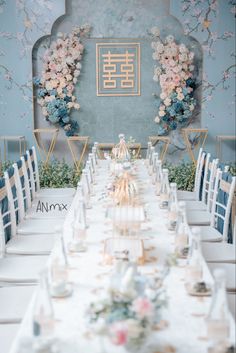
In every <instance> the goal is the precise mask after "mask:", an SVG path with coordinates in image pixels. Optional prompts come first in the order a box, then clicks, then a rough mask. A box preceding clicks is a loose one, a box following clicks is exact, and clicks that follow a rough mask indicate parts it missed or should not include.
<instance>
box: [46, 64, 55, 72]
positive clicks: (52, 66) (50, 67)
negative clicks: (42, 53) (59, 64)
mask: <svg viewBox="0 0 236 353" xmlns="http://www.w3.org/2000/svg"><path fill="white" fill-rule="evenodd" d="M48 66H49V69H50V70H53V71H55V70H56V64H55V63H54V62H50V63H49V65H48Z"/></svg>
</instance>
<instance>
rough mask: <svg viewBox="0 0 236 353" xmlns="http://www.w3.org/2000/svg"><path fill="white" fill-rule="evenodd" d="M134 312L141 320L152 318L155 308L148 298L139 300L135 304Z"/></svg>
mask: <svg viewBox="0 0 236 353" xmlns="http://www.w3.org/2000/svg"><path fill="white" fill-rule="evenodd" d="M133 310H134V311H135V312H136V313H137V315H138V316H139V317H141V318H143V317H146V316H151V314H152V311H153V307H152V303H151V302H150V301H149V300H148V299H147V298H137V299H136V300H135V301H134V303H133Z"/></svg>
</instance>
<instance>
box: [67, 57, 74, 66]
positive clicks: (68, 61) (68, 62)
mask: <svg viewBox="0 0 236 353" xmlns="http://www.w3.org/2000/svg"><path fill="white" fill-rule="evenodd" d="M66 63H67V64H73V59H72V57H71V56H68V57H67V58H66Z"/></svg>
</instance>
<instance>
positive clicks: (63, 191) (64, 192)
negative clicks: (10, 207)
mask: <svg viewBox="0 0 236 353" xmlns="http://www.w3.org/2000/svg"><path fill="white" fill-rule="evenodd" d="M26 153H27V156H28V163H29V169H30V179H31V182H32V185H33V184H34V185H35V187H34V191H35V195H34V194H33V198H34V197H37V198H38V197H46V198H48V197H52V196H53V197H54V196H55V197H62V196H63V197H73V196H74V194H75V191H76V190H75V188H44V189H41V188H40V181H39V168H38V160H37V154H36V150H35V147H34V146H33V147H32V149H31V150H29V151H27V152H26Z"/></svg>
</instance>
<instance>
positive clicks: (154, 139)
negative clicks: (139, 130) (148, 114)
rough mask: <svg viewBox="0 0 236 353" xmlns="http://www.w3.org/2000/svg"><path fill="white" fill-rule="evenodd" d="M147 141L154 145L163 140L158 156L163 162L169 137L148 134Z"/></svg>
mask: <svg viewBox="0 0 236 353" xmlns="http://www.w3.org/2000/svg"><path fill="white" fill-rule="evenodd" d="M149 141H150V142H151V143H152V146H156V144H157V143H159V142H163V146H162V148H161V151H160V156H159V159H160V160H161V161H162V162H163V161H164V159H165V157H166V153H167V151H168V147H169V144H170V138H169V137H167V136H149Z"/></svg>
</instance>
